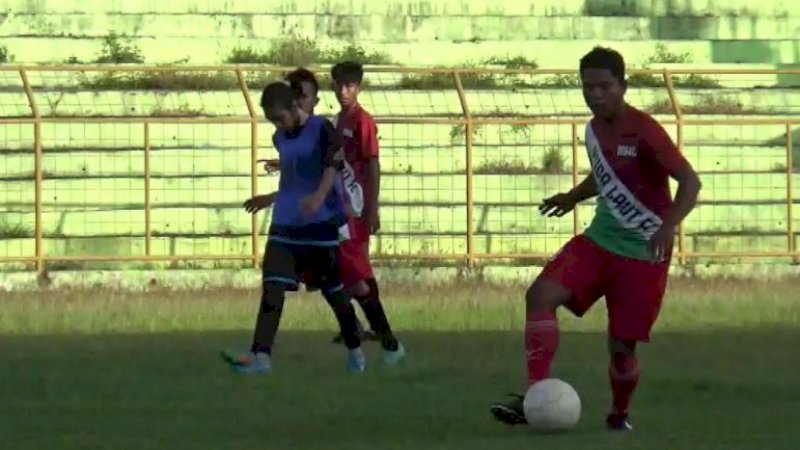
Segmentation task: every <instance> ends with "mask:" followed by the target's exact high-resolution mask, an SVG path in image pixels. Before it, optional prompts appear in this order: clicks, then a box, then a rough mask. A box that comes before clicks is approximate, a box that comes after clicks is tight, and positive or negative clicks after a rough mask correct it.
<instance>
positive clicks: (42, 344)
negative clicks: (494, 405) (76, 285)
mask: <svg viewBox="0 0 800 450" xmlns="http://www.w3.org/2000/svg"><path fill="white" fill-rule="evenodd" d="M524 288H525V286H521V285H510V286H498V285H482V284H477V283H470V282H464V283H460V284H459V285H458V287H453V286H444V285H442V286H429V287H419V286H408V285H392V284H387V285H386V286H385V288H384V292H385V295H384V297H385V301H386V303H387V305H388V309H389V312H390V314H391V319H392V320H393V321H394V326H395V328H396V329H397V331H398V334H399V336H400V337H401V338H402V339H403V340H404V341H405V344H406V347H407V349H408V351H409V359H408V360H407V362H406V364H404V365H403V366H401V367H398V368H396V369H395V370H385V369H381V368H379V367H378V366H377V365H375V366H373V367H372V368H371V370H369V371H368V373H366V374H363V375H362V376H348V375H347V374H346V373H345V372H344V353H343V352H344V350H343V349H342V347H337V346H334V345H332V344H330V343H329V341H330V338H331V337H332V335H333V331H334V320H333V318H332V315H331V314H330V313H329V312H328V310H327V309H326V308H327V307H326V306H325V305H324V304H323V302H322V301H321V300H319V299H318V298H317V297H316V296H311V295H306V294H301V295H298V296H297V297H295V298H292V299H290V301H288V302H287V309H286V313H285V316H284V317H285V321H284V322H283V325H284V328H283V330H282V333H281V335H280V336H279V338H278V343H277V345H278V347H277V348H276V350H275V351H276V354H275V365H276V366H275V369H276V371H275V372H274V373H273V374H272V375H270V376H268V377H258V378H246V377H245V378H243V377H241V376H237V375H235V374H233V373H231V372H230V371H229V369H228V368H227V367H226V366H225V365H223V363H222V362H221V361H220V360H219V358H218V352H219V350H221V349H222V348H226V347H232V346H233V347H236V346H240V347H242V348H245V347H246V346H247V345H248V343H249V340H250V328H251V326H252V323H253V313H254V311H255V310H256V307H257V301H258V295H257V293H255V292H246V291H230V290H219V291H202V292H167V291H153V292H149V293H145V294H132V293H119V292H106V291H94V292H87V291H63V292H59V291H43V292H38V293H3V294H2V296H0V332H1V333H2V334H3V336H2V338H1V340H0V361H2V366H3V370H2V371H0V404H2V408H0V448H4V449H5V448H8V449H37V450H41V449H58V450H70V449H80V450H87V449H113V450H123V449H125V450H127V449H137V450H139V449H215V450H220V449H251V448H252V449H268V450H277V449H298V450H299V449H322V448H325V449H376V448H378V449H401V450H402V449H409V450H410V449H507V448H537V449H538V448H542V449H548V450H550V449H552V450H559V449H597V450H601V449H615V450H616V449H622V448H624V449H693V450H695V449H720V450H722V449H725V450H734V449H771V450H775V449H796V448H798V440H799V438H800V427H798V426H797V423H796V420H797V419H796V414H797V405H799V404H800V382H799V380H800V378H798V372H800V353H798V350H797V349H798V348H800V296H798V295H797V293H798V291H799V289H798V288H800V282H772V283H769V284H767V283H762V284H757V283H753V282H733V281H725V282H723V281H717V282H713V281H705V282H700V281H685V280H676V281H675V282H674V283H673V285H672V287H671V290H670V292H669V295H668V299H667V302H666V304H665V308H664V310H663V313H662V317H661V319H660V321H659V324H658V327H657V330H656V333H655V336H654V342H653V343H652V344H650V345H648V346H646V347H644V348H643V349H642V350H643V353H642V363H643V373H642V380H641V383H640V389H639V391H638V395H637V397H636V398H635V400H634V406H633V407H634V417H633V419H634V425H635V426H636V431H635V432H634V433H632V434H626V435H618V434H610V433H608V432H607V431H605V430H604V428H603V426H602V422H603V419H604V413H605V410H606V408H607V405H608V403H609V399H610V394H609V389H608V382H607V379H606V357H605V341H604V336H603V330H604V327H605V323H604V318H605V311H604V307H603V305H602V304H598V307H596V308H595V310H593V312H592V314H590V316H588V317H586V318H584V319H582V320H575V319H573V318H571V317H570V316H568V315H567V314H566V313H562V314H561V316H560V317H561V324H562V330H563V335H562V345H561V351H560V353H559V355H558V357H557V359H556V365H555V367H554V372H553V376H556V377H559V378H563V379H565V380H567V381H569V382H570V383H572V384H573V385H574V386H575V387H576V389H577V390H578V392H579V393H580V394H581V397H582V400H583V417H582V419H581V422H580V424H579V426H578V427H577V428H576V429H575V430H574V431H573V432H571V433H568V434H564V435H555V436H543V435H537V434H535V433H533V432H532V431H531V430H530V429H526V428H524V427H517V428H509V427H506V426H503V425H500V424H498V423H495V422H494V421H493V420H492V418H491V417H490V415H489V413H488V410H487V407H488V405H489V404H490V403H491V402H492V401H495V400H498V399H500V398H502V396H503V395H504V394H505V393H506V392H508V391H513V390H516V391H519V390H520V389H521V388H522V387H523V386H524V379H525V370H524V360H523V358H524V354H523V340H522V331H521V330H522V328H523V303H522V301H521V297H522V293H523V292H524ZM368 350H369V354H370V356H378V352H377V348H376V345H375V344H372V343H370V344H369V348H368Z"/></svg>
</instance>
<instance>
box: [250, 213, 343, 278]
mask: <svg viewBox="0 0 800 450" xmlns="http://www.w3.org/2000/svg"><path fill="white" fill-rule="evenodd" d="M339 240H340V225H339V224H338V223H337V222H335V221H334V222H324V223H318V224H311V225H306V226H303V227H292V228H290V227H281V226H276V225H273V226H271V227H270V230H269V238H268V239H267V247H266V250H265V251H264V264H263V267H262V279H263V282H264V283H265V284H266V283H279V284H282V285H283V286H284V287H285V288H286V290H288V291H296V290H298V288H299V286H300V283H301V282H303V281H304V280H307V279H308V278H309V274H313V280H314V284H315V285H317V286H319V287H320V288H321V289H322V291H323V292H336V291H338V290H341V289H344V286H343V285H342V281H341V279H340V278H339V267H338V262H337V258H336V251H337V249H338V248H339Z"/></svg>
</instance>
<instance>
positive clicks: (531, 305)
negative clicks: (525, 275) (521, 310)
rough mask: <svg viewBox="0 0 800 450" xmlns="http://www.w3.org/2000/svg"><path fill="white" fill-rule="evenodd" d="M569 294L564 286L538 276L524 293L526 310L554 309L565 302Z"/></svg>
mask: <svg viewBox="0 0 800 450" xmlns="http://www.w3.org/2000/svg"><path fill="white" fill-rule="evenodd" d="M570 296H571V293H570V292H569V291H568V290H567V289H566V288H565V287H564V286H561V285H560V284H558V283H555V282H553V281H550V280H546V279H542V278H539V279H537V280H536V281H534V282H533V284H532V285H531V287H529V288H528V291H527V292H526V293H525V304H526V306H527V308H528V310H541V309H552V310H555V309H556V308H558V307H559V306H561V305H563V304H564V303H566V302H567V301H568V300H569V298H570Z"/></svg>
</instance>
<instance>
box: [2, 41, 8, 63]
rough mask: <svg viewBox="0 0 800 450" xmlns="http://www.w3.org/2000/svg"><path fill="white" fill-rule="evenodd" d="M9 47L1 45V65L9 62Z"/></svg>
mask: <svg viewBox="0 0 800 450" xmlns="http://www.w3.org/2000/svg"><path fill="white" fill-rule="evenodd" d="M9 59H10V58H9V55H8V47H6V46H5V45H3V44H0V64H4V63H7V62H9Z"/></svg>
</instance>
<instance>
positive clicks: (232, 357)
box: [221, 350, 272, 375]
mask: <svg viewBox="0 0 800 450" xmlns="http://www.w3.org/2000/svg"><path fill="white" fill-rule="evenodd" d="M221 356H222V359H223V360H225V362H226V363H228V364H229V365H230V366H231V369H232V370H233V371H234V372H236V373H240V374H262V375H263V374H267V373H270V372H271V371H272V361H271V358H270V356H269V355H268V354H266V353H256V354H253V353H251V352H247V353H236V352H231V351H227V350H226V351H223V352H222V355H221Z"/></svg>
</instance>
